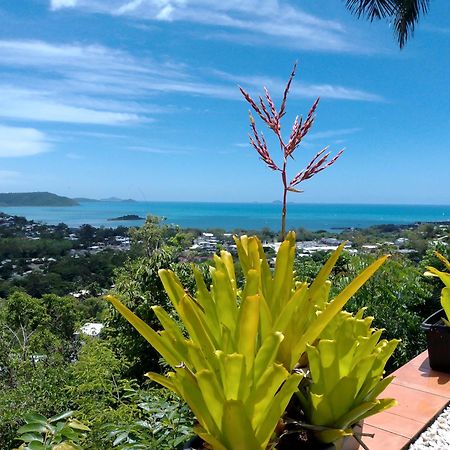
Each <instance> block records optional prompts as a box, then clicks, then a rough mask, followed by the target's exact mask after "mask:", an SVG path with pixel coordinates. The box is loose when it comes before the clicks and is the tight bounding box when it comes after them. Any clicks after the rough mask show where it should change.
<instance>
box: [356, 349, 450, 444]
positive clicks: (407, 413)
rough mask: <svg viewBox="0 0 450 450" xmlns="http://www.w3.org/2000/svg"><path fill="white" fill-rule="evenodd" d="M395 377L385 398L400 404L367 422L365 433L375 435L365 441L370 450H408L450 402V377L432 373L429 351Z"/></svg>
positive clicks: (399, 371)
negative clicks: (390, 398) (393, 399)
mask: <svg viewBox="0 0 450 450" xmlns="http://www.w3.org/2000/svg"><path fill="white" fill-rule="evenodd" d="M393 375H395V377H396V378H395V380H394V381H393V382H392V383H391V385H390V386H388V388H387V389H386V390H385V391H384V392H383V395H382V397H392V398H395V399H396V400H397V401H398V405H397V406H396V407H394V408H391V409H389V410H388V411H385V412H383V413H380V414H377V415H375V416H372V417H370V418H368V419H366V420H365V423H364V430H363V431H364V433H374V434H375V437H374V438H373V439H371V438H369V437H365V438H364V439H363V440H364V442H365V443H366V445H367V446H368V447H369V448H370V450H401V449H406V448H408V446H409V444H410V443H411V442H412V441H413V440H414V439H415V437H416V436H418V435H420V433H421V432H422V431H423V430H424V429H425V428H427V425H428V424H429V423H430V422H433V420H434V418H435V417H436V416H437V415H439V413H440V412H441V411H442V410H443V409H444V408H445V407H446V406H447V404H448V403H449V402H450V374H445V373H441V372H435V371H434V370H432V369H431V368H430V366H429V364H428V353H427V352H426V351H425V352H423V353H421V354H420V355H419V356H417V357H416V358H414V359H413V360H411V361H410V362H409V363H408V364H406V365H404V366H403V367H401V368H400V369H398V370H396V371H395V372H394V373H393Z"/></svg>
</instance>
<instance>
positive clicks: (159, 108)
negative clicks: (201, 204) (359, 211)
mask: <svg viewBox="0 0 450 450" xmlns="http://www.w3.org/2000/svg"><path fill="white" fill-rule="evenodd" d="M449 17H450V4H449V2H447V1H445V0H436V1H433V2H431V11H430V14H429V15H428V16H427V17H425V18H423V19H422V20H421V22H420V24H419V26H418V28H417V30H416V33H415V36H414V38H413V39H411V40H410V41H409V42H408V44H407V46H406V48H405V49H404V50H402V51H400V50H399V49H398V46H397V44H396V42H395V40H394V38H393V35H392V30H391V28H390V25H389V23H388V22H378V23H372V24H371V23H369V22H366V21H363V20H357V19H356V18H355V17H353V16H351V15H350V14H349V13H348V11H347V10H346V9H345V7H344V2H343V1H340V0H335V1H330V0H314V1H313V0H304V1H300V0H297V1H294V0H286V1H283V0H248V1H242V0H240V1H236V0H229V1H226V0H224V1H222V2H218V1H216V0H214V1H213V0H51V1H49V0H21V1H20V2H19V1H16V0H6V1H3V2H2V3H1V4H0V191H2V192H12V191H15V192H16V191H17V192H18V191H36V190H45V191H50V192H55V193H58V194H61V195H68V196H71V197H76V196H88V197H94V198H101V197H109V196H119V197H126V198H129V197H131V198H135V199H137V200H174V201H177V200H182V201H184V200H193V201H232V202H233V201H244V202H248V201H269V202H270V201H273V200H276V199H279V198H280V194H281V184H280V179H279V175H278V174H277V173H275V172H272V171H270V170H269V169H267V168H266V167H265V166H264V164H263V163H262V162H261V161H259V160H258V157H257V155H256V153H255V152H254V151H253V150H252V149H251V148H250V146H249V145H248V139H247V134H248V132H249V123H248V105H247V104H246V103H245V102H244V101H243V99H242V98H241V96H240V94H239V91H238V88H237V85H242V86H243V87H244V88H245V89H247V90H248V91H249V92H250V93H251V94H252V95H256V94H259V93H262V88H263V86H264V85H265V86H267V87H268V89H269V90H270V91H271V92H272V94H273V96H274V97H275V99H276V100H277V101H279V100H280V94H281V92H282V90H283V87H284V83H285V81H286V79H287V78H288V76H289V73H290V70H291V68H292V65H293V63H294V61H298V66H299V69H298V74H297V76H296V77H295V80H294V84H293V87H292V92H291V97H290V99H289V101H288V106H287V110H288V113H287V115H286V117H285V125H284V127H285V133H286V134H289V131H290V126H291V122H292V121H293V119H294V118H295V115H297V114H303V115H306V113H307V112H308V110H309V107H310V105H311V104H312V102H313V101H314V99H315V98H316V97H317V96H320V97H321V102H320V104H319V107H318V110H317V118H316V121H315V124H314V127H313V129H312V130H311V132H310V134H309V135H308V137H307V138H305V141H304V143H303V145H302V146H301V147H300V149H299V150H297V153H296V159H295V160H294V161H290V162H289V164H290V174H291V176H293V175H295V173H296V169H298V170H299V169H301V168H302V167H303V166H304V165H305V163H307V162H308V161H309V159H310V158H311V157H312V156H313V155H314V154H315V153H316V152H317V151H318V150H320V149H321V148H322V147H324V146H326V145H330V149H331V150H332V151H333V152H337V151H339V150H340V149H342V148H345V152H344V154H343V156H342V157H341V158H340V159H339V160H338V161H337V162H336V164H335V165H334V166H333V167H331V168H329V169H328V170H327V171H326V172H322V173H321V174H319V175H317V177H315V178H314V179H312V180H310V181H308V182H306V183H305V184H304V185H303V189H304V190H305V193H303V194H300V195H296V194H292V195H291V196H290V199H289V200H290V201H296V202H329V203H421V204H427V203H435V204H450V189H449V178H448V173H449V165H450V89H449V80H450V60H449V58H448V55H449V51H450V27H449V25H448V18H449ZM260 128H263V127H262V125H261V124H260ZM264 131H266V130H264ZM265 135H266V137H269V135H270V133H268V132H265ZM268 140H269V144H270V145H271V146H272V149H273V150H272V154H273V155H274V158H276V157H278V156H279V155H278V152H279V150H278V148H277V147H276V145H275V142H274V141H273V140H270V139H268Z"/></svg>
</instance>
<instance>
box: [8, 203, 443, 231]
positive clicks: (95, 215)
mask: <svg viewBox="0 0 450 450" xmlns="http://www.w3.org/2000/svg"><path fill="white" fill-rule="evenodd" d="M0 210H2V211H3V212H5V213H8V214H14V215H20V216H25V217H26V218H27V219H29V220H35V221H41V222H44V223H47V224H58V223H60V222H64V223H66V224H67V225H69V226H72V227H77V226H80V225H82V224H90V225H93V226H96V227H99V226H105V227H116V226H119V225H124V226H139V225H142V223H143V221H113V222H111V221H108V219H111V218H114V217H119V216H124V215H127V214H137V215H139V216H140V217H145V216H146V215H147V214H154V215H158V216H164V217H166V218H167V222H168V223H173V224H178V225H180V226H182V227H194V228H201V229H206V228H223V229H225V230H233V229H236V228H242V229H254V230H256V229H261V228H263V227H268V228H271V229H273V230H279V229H280V210H281V205H279V204H274V203H270V204H266V203H187V202H186V203H185V202H167V203H163V202H85V203H81V204H80V205H79V206H70V207H8V208H6V207H3V208H0ZM436 221H450V205H447V206H437V205H336V204H333V205H331V204H330V205H327V204H290V205H288V220H287V222H288V228H298V227H304V228H307V229H309V230H319V229H326V230H333V229H339V228H345V227H368V226H370V225H376V224H387V223H393V224H410V223H415V222H436Z"/></svg>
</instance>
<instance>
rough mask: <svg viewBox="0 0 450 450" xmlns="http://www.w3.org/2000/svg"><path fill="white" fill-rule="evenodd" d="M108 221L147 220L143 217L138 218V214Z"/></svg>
mask: <svg viewBox="0 0 450 450" xmlns="http://www.w3.org/2000/svg"><path fill="white" fill-rule="evenodd" d="M108 220H109V221H114V220H145V219H144V218H143V217H141V216H138V215H137V214H127V215H125V216H120V217H113V218H112V219H108Z"/></svg>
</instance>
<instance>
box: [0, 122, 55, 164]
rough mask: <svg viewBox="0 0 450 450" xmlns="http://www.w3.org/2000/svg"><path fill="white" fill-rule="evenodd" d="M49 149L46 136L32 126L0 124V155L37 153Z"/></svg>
mask: <svg viewBox="0 0 450 450" xmlns="http://www.w3.org/2000/svg"><path fill="white" fill-rule="evenodd" d="M50 149H51V144H50V143H49V139H48V138H47V136H46V135H45V134H44V133H42V132H41V131H39V130H36V129H34V128H20V127H10V126H5V125H0V157H1V158H13V157H24V156H31V155H37V154H39V153H44V152H47V151H49V150H50Z"/></svg>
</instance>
